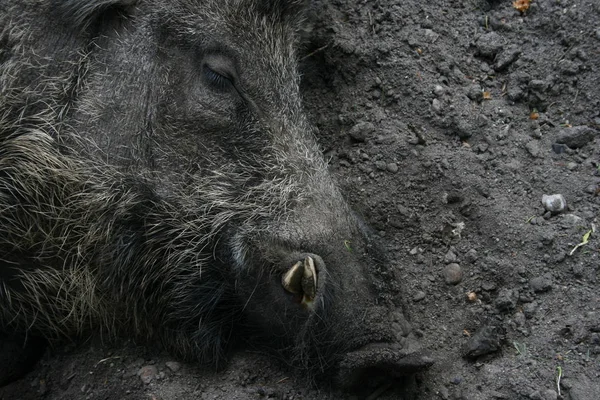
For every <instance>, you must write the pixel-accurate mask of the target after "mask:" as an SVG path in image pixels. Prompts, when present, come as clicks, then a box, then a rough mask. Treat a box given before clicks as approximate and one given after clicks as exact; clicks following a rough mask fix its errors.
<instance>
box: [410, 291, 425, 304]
mask: <svg viewBox="0 0 600 400" xmlns="http://www.w3.org/2000/svg"><path fill="white" fill-rule="evenodd" d="M425 296H427V295H426V294H425V292H423V291H422V290H420V291H418V292H417V293H415V295H414V296H413V301H415V302H417V301H421V300H423V299H424V298H425Z"/></svg>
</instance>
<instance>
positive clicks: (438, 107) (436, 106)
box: [431, 99, 442, 114]
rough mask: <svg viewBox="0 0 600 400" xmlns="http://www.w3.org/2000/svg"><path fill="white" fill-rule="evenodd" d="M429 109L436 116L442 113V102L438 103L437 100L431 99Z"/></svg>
mask: <svg viewBox="0 0 600 400" xmlns="http://www.w3.org/2000/svg"><path fill="white" fill-rule="evenodd" d="M431 109H432V110H433V112H435V113H436V114H441V113H442V102H441V101H439V100H438V99H433V101H432V102H431Z"/></svg>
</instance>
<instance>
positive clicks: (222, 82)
mask: <svg viewBox="0 0 600 400" xmlns="http://www.w3.org/2000/svg"><path fill="white" fill-rule="evenodd" d="M202 73H203V74H204V78H205V79H206V81H207V82H208V84H209V85H211V86H213V87H214V88H216V89H219V90H224V89H226V88H228V87H229V86H230V85H232V84H233V82H232V80H231V79H230V78H228V77H227V76H225V75H223V74H221V73H219V72H217V71H215V70H214V69H212V68H210V67H209V66H208V65H204V67H203V68H202Z"/></svg>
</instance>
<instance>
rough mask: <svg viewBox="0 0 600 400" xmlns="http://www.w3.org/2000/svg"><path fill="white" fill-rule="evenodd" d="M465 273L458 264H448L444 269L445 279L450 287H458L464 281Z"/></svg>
mask: <svg viewBox="0 0 600 400" xmlns="http://www.w3.org/2000/svg"><path fill="white" fill-rule="evenodd" d="M462 278H463V271H462V268H461V267H460V265H458V264H456V263H452V264H448V265H447V266H446V268H444V279H445V281H446V283H447V284H449V285H457V284H458V283H460V281H462Z"/></svg>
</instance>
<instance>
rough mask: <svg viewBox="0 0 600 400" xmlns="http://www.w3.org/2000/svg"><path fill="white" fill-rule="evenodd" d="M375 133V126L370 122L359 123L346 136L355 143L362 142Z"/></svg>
mask: <svg viewBox="0 0 600 400" xmlns="http://www.w3.org/2000/svg"><path fill="white" fill-rule="evenodd" d="M374 131H375V125H373V124H372V123H370V122H359V123H358V124H356V125H354V126H353V127H352V128H350V131H348V135H350V137H351V138H352V139H354V140H356V141H357V142H364V141H365V140H367V136H369V135H370V134H371V133H373V132H374Z"/></svg>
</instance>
